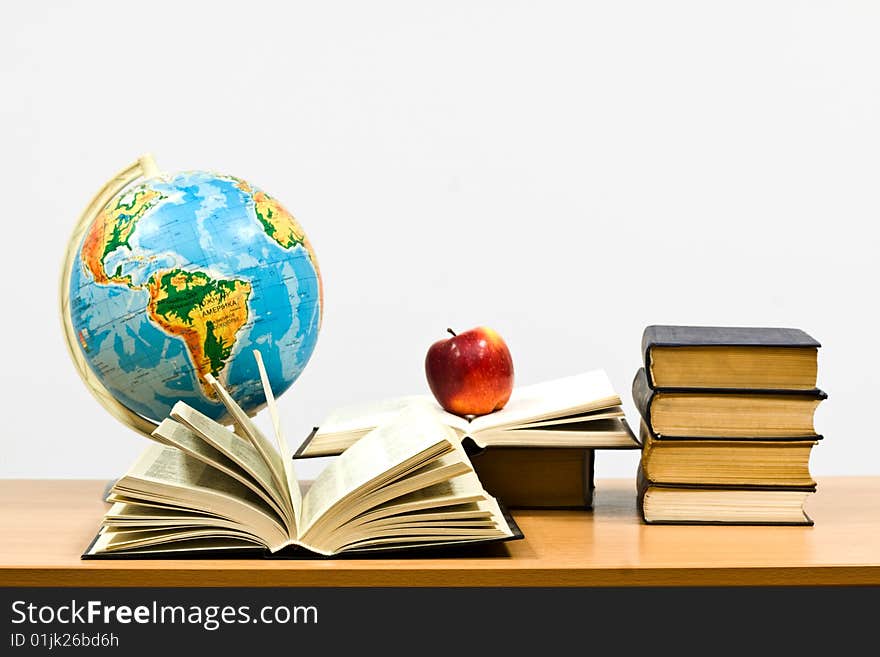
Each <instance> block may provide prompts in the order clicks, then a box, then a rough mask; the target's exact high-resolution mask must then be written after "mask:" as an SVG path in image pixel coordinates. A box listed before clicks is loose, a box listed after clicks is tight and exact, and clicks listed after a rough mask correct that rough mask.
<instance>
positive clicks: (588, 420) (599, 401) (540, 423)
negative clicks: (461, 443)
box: [295, 370, 640, 458]
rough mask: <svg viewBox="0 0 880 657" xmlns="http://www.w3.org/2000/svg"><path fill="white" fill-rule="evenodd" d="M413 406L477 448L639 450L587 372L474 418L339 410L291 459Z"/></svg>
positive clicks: (337, 443)
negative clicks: (412, 410) (412, 409)
mask: <svg viewBox="0 0 880 657" xmlns="http://www.w3.org/2000/svg"><path fill="white" fill-rule="evenodd" d="M413 404H421V405H425V406H428V407H430V408H432V409H433V410H434V412H435V413H436V414H437V416H438V417H440V418H441V420H442V421H443V422H444V423H445V424H446V425H447V426H449V427H450V428H451V429H452V430H453V431H454V432H455V433H456V435H458V436H459V438H460V439H462V440H463V439H465V438H469V439H470V440H472V441H473V442H474V443H475V444H476V445H477V446H479V447H480V448H490V447H559V448H562V447H566V448H581V449H586V448H606V449H615V448H616V449H638V448H639V447H640V445H639V443H638V441H637V440H636V438H635V435H634V434H633V431H632V429H631V428H630V427H629V425H628V424H627V422H626V418H625V417H624V413H623V409H622V408H621V405H620V404H621V401H620V397H619V396H618V394H617V393H616V392H615V391H614V388H613V387H612V385H611V381H610V380H609V379H608V376H607V375H606V374H605V372H604V371H602V370H593V371H590V372H585V373H583V374H577V375H574V376H569V377H563V378H560V379H555V380H551V381H545V382H542V383H537V384H534V385H529V386H521V387H518V388H515V389H514V391H513V393H512V394H511V396H510V400H509V401H508V402H507V404H506V405H505V406H504V408H502V409H501V410H498V411H495V412H493V413H488V414H487V415H481V416H477V417H470V416H465V417H462V416H458V415H453V414H452V413H448V412H446V411H445V410H443V409H442V408H441V407H440V406H439V405H438V404H437V403H436V401H434V399H433V398H432V397H431V396H429V395H413V396H408V397H397V398H393V399H385V400H379V401H373V402H368V403H365V404H353V405H350V406H344V407H341V408H338V409H336V410H334V411H332V412H331V413H330V414H329V415H328V416H327V417H325V418H324V419H323V420H322V421H321V422H320V424H319V425H318V426H316V427H315V428H314V430H313V431H312V433H311V434H310V435H309V436H308V437H307V438H306V439H305V441H304V442H303V444H302V445H301V446H300V448H299V449H298V450H297V452H296V454H295V457H296V458H306V457H313V456H331V455H335V454H341V453H342V452H343V451H345V449H347V448H348V447H350V446H351V445H353V444H354V443H355V442H357V440H358V439H359V438H360V437H361V436H364V435H366V434H367V433H368V432H369V431H370V430H372V429H373V428H374V427H375V426H377V425H378V424H380V423H381V422H383V421H384V420H385V419H387V418H388V417H389V416H393V415H395V414H396V413H398V412H399V411H400V409H401V408H405V407H407V406H410V405H413Z"/></svg>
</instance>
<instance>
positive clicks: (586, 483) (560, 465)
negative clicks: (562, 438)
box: [464, 439, 595, 509]
mask: <svg viewBox="0 0 880 657" xmlns="http://www.w3.org/2000/svg"><path fill="white" fill-rule="evenodd" d="M464 444H465V449H466V451H467V452H468V454H469V455H470V457H471V462H472V463H473V466H474V471H475V472H476V473H477V476H478V477H479V478H480V482H481V483H482V485H483V488H485V489H486V491H487V492H489V494H491V495H493V496H494V497H495V498H497V499H498V500H499V501H500V502H503V503H504V505H505V506H507V507H508V508H513V509H517V508H519V509H522V508H531V509H589V508H592V505H593V488H594V481H593V473H594V461H595V458H594V457H595V452H594V450H592V449H571V448H556V447H486V448H480V447H479V446H477V445H476V443H474V442H473V441H470V440H469V439H465V442H464Z"/></svg>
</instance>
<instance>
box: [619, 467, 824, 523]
mask: <svg viewBox="0 0 880 657" xmlns="http://www.w3.org/2000/svg"><path fill="white" fill-rule="evenodd" d="M636 486H637V492H638V496H637V505H638V511H639V514H640V515H641V517H642V520H643V521H644V522H645V523H647V524H651V525H803V526H810V525H812V524H813V521H812V520H811V519H810V517H809V516H808V515H807V513H806V510H805V505H806V501H807V499H808V498H809V496H810V495H811V494H813V493H814V492H815V491H816V487H815V485H814V486H802V487H794V486H766V487H749V488H742V487H735V486H697V485H686V484H676V485H673V484H661V483H657V482H654V481H651V480H650V479H649V478H648V477H647V476H646V475H645V472H644V469H643V468H642V467H641V462H640V463H639V469H638V473H637V475H636Z"/></svg>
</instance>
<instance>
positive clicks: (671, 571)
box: [0, 477, 880, 586]
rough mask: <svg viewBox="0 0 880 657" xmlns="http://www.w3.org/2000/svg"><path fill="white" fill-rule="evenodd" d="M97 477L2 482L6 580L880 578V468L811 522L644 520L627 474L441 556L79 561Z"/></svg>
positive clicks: (854, 482)
mask: <svg viewBox="0 0 880 657" xmlns="http://www.w3.org/2000/svg"><path fill="white" fill-rule="evenodd" d="M106 483H107V482H105V481H97V480H95V481H77V480H0V529H2V540H0V585H2V586H726V585H749V586H782V585H794V586H796V585H880V477H838V478H827V479H819V485H818V492H817V493H816V494H815V495H812V496H811V498H810V500H809V501H808V504H807V512H808V513H809V515H810V516H811V517H812V518H813V520H814V521H815V523H816V524H815V526H814V527H696V526H647V525H644V524H642V523H641V522H640V521H639V518H638V516H637V514H636V505H635V485H634V482H633V481H631V480H627V479H620V480H615V479H599V480H597V482H596V493H595V497H594V509H593V511H543V510H541V511H531V510H530V511H525V510H523V511H518V512H514V516H515V517H516V520H517V522H518V523H519V525H520V527H521V529H522V530H523V533H524V534H525V539H524V540H519V541H513V542H510V543H505V544H502V545H493V546H484V547H483V548H481V549H480V550H478V551H476V552H470V553H468V554H464V555H458V556H444V557H440V558H436V557H435V558H424V557H423V556H420V557H417V558H412V557H411V558H406V559H374V558H371V559H365V558H361V559H332V560H264V559H250V560H246V559H234V560H233V559H229V560H226V559H224V560H207V559H200V560H166V559H162V560H116V561H97V560H90V561H83V560H81V559H80V555H81V553H82V552H83V550H85V548H86V546H87V545H88V544H89V543H90V542H91V540H92V538H93V536H94V534H95V532H96V531H97V529H98V525H99V523H100V519H101V515H102V514H103V512H104V510H105V508H106V505H105V504H104V503H103V502H102V501H101V499H100V498H101V493H102V491H103V489H104V486H105V485H106Z"/></svg>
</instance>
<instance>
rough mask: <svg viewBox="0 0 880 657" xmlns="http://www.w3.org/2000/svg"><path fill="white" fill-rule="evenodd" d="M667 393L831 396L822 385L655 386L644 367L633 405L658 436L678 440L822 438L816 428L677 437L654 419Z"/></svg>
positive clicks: (634, 386)
mask: <svg viewBox="0 0 880 657" xmlns="http://www.w3.org/2000/svg"><path fill="white" fill-rule="evenodd" d="M663 393H673V394H675V393H682V394H687V395H720V396H729V397H743V396H755V397H765V398H766V397H775V396H780V395H781V396H786V397H791V398H793V399H796V398H802V399H809V400H819V401H821V400H824V399H827V398H828V395H827V394H826V393H825V392H824V391H823V390H820V389H818V388H816V389H813V390H757V389H738V390H733V389H729V388H704V389H700V390H694V389H692V388H652V387H651V386H650V384H649V382H648V375H647V372H646V369H645V368H644V367H640V368H639V369H638V371H637V372H636V374H635V377H633V382H632V398H633V404H634V405H635V407H636V410H637V411H638V412H639V416H640V417H641V419H642V421H644V422H645V423H646V424H647V425H648V427H649V428H650V430H651V432H652V433H653V434H654V435H656V436H658V437H659V438H660V439H662V440H674V439H676V438H677V437H678V438H687V439H690V440H694V439H698V438H702V439H706V440H709V439H713V438H715V439H721V440H732V439H736V438H738V439H740V440H748V439H753V438H761V439H762V440H773V439H775V438H787V439H789V438H792V437H798V438H801V439H802V440H807V439H809V440H818V439H820V438H821V436H819V435H818V434H817V433H816V432H815V431H809V432H805V433H802V434H799V435H796V436H793V435H791V434H779V435H770V434H767V435H765V434H764V433H763V432H762V433H761V434H758V435H753V436H750V435H733V434H730V435H720V436H719V435H715V434H707V435H699V434H694V435H691V434H688V435H686V436H676V435H675V434H674V433H670V432H663V431H660V430H658V428H657V426H656V425H655V423H654V421H653V416H652V409H653V405H654V402H655V400H656V398H657V396H658V395H660V394H663Z"/></svg>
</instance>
